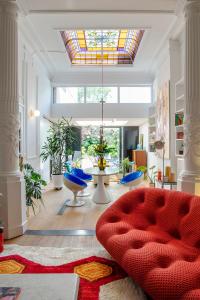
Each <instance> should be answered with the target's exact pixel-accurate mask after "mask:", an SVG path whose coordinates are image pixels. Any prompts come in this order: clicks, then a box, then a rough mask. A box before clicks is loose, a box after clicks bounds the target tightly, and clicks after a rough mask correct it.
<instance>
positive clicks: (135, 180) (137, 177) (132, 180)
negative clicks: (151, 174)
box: [120, 171, 144, 191]
mask: <svg viewBox="0 0 200 300" xmlns="http://www.w3.org/2000/svg"><path fill="white" fill-rule="evenodd" d="M143 180H144V173H143V172H141V171H136V172H133V173H130V174H128V175H126V176H124V177H123V178H122V179H121V180H120V183H121V184H123V185H125V186H127V187H129V190H130V191H131V190H132V189H133V187H136V186H138V185H140V184H141V183H142V182H143Z"/></svg>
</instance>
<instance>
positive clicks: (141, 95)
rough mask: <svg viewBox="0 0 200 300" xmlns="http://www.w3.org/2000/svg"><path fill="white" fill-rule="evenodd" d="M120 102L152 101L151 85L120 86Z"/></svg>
mask: <svg viewBox="0 0 200 300" xmlns="http://www.w3.org/2000/svg"><path fill="white" fill-rule="evenodd" d="M120 103H151V87H150V86H130V87H120Z"/></svg>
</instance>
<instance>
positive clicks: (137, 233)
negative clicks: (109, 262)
mask: <svg viewBox="0 0 200 300" xmlns="http://www.w3.org/2000/svg"><path fill="white" fill-rule="evenodd" d="M133 220H134V221H133ZM199 220H200V197H198V196H194V195H192V194H191V195H190V194H186V193H183V192H177V191H169V190H163V189H152V188H141V189H136V190H134V191H132V192H129V193H127V194H125V195H123V196H121V197H120V198H119V199H118V200H116V201H115V203H114V204H113V205H112V206H111V207H109V208H107V210H106V211H105V212H104V213H103V214H102V215H101V216H100V218H99V220H98V222H97V226H96V235H97V238H98V240H99V241H100V243H101V244H102V245H103V246H104V247H105V249H106V250H107V251H108V252H109V254H110V255H111V256H112V257H113V259H114V260H115V261H117V262H118V263H119V264H120V265H122V266H123V268H124V270H125V271H126V272H127V273H128V274H129V275H130V276H131V277H132V278H133V280H136V281H137V282H138V284H140V286H141V287H142V288H143V289H144V290H145V291H146V292H147V293H148V295H149V296H150V298H151V299H156V300H158V299H167V300H172V299H177V300H186V299H188V300H189V299H191V300H192V299H193V300H194V299H200V290H199V281H198V280H196V279H197V278H199V268H200V260H199V256H200V248H199V241H200V222H199ZM116 232H117V234H116ZM180 283H181V284H180Z"/></svg>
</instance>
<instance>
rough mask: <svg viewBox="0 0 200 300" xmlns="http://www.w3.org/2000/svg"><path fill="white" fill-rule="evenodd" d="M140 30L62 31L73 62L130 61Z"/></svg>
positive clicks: (111, 63) (109, 62)
mask: <svg viewBox="0 0 200 300" xmlns="http://www.w3.org/2000/svg"><path fill="white" fill-rule="evenodd" d="M143 34H144V31H143V30H127V29H123V30H77V31H72V30H70V31H61V36H62V39H63V41H64V44H65V48H66V50H67V53H68V55H69V57H70V60H71V63H72V65H102V64H103V65H120V64H122V65H123V64H133V62H134V59H135V56H136V54H137V51H138V48H139V45H140V42H141V40H142V37H143Z"/></svg>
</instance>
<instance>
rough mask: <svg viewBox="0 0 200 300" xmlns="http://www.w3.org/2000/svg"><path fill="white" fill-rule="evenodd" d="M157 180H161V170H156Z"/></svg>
mask: <svg viewBox="0 0 200 300" xmlns="http://www.w3.org/2000/svg"><path fill="white" fill-rule="evenodd" d="M157 180H158V181H161V180H162V171H161V170H158V173H157Z"/></svg>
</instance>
